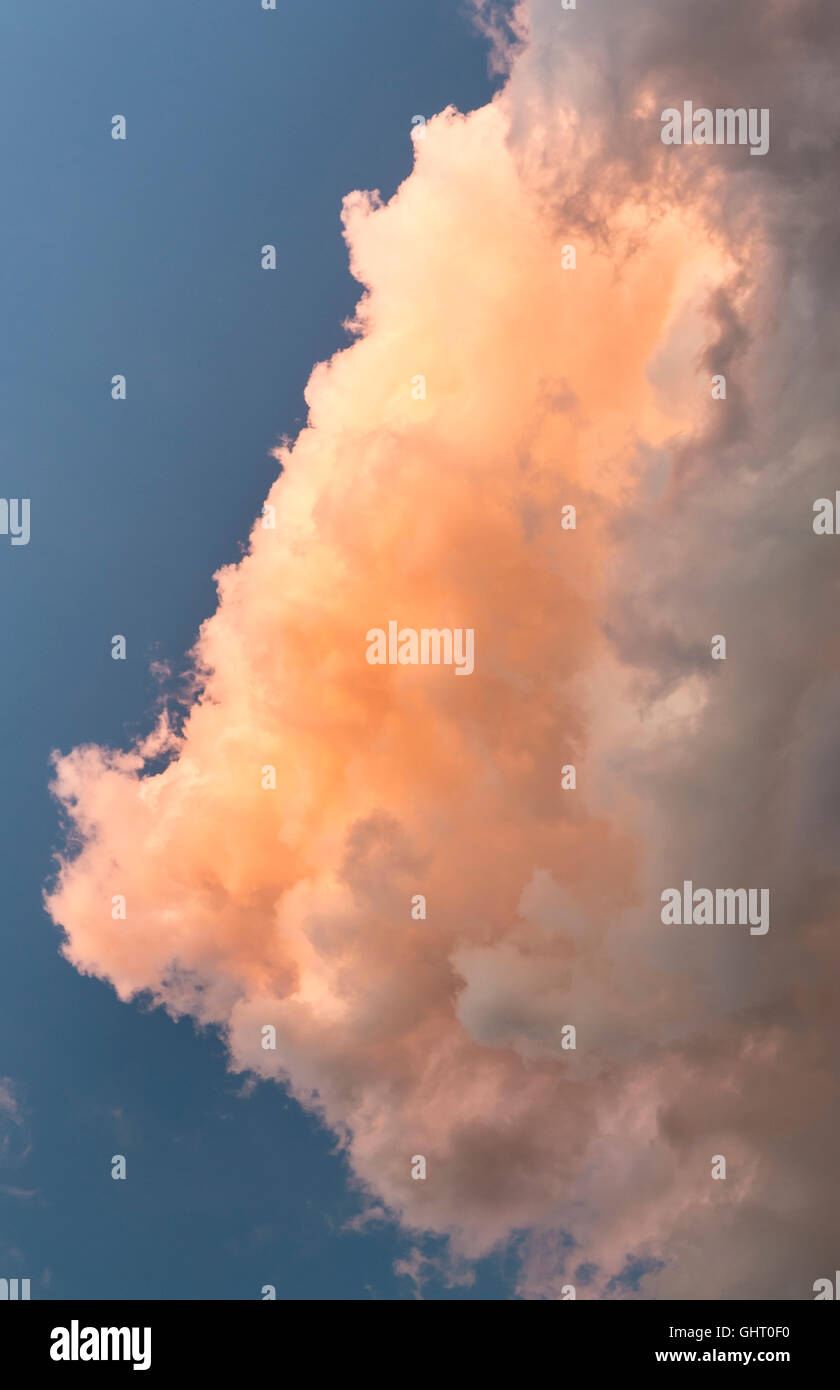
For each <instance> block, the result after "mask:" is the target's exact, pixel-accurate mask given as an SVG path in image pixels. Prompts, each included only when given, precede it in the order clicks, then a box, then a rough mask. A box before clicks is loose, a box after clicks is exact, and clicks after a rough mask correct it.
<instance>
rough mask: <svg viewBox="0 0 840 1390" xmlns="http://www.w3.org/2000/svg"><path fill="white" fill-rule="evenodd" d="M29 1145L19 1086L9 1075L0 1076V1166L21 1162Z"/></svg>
mask: <svg viewBox="0 0 840 1390" xmlns="http://www.w3.org/2000/svg"><path fill="white" fill-rule="evenodd" d="M30 1147H31V1145H30V1142H29V1127H28V1124H27V1120H26V1114H25V1112H24V1107H23V1100H22V1096H21V1089H20V1086H19V1085H18V1084H17V1083H16V1082H14V1081H13V1080H12V1078H11V1077H10V1076H0V1166H3V1167H12V1166H14V1165H15V1164H17V1163H20V1162H22V1160H23V1159H24V1158H25V1157H26V1155H27V1154H28V1153H29V1150H30ZM7 1190H8V1191H9V1192H11V1191H12V1189H11V1188H9V1189H7ZM17 1195H20V1196H23V1195H25V1194H23V1193H19V1194H17ZM26 1195H28V1194H26Z"/></svg>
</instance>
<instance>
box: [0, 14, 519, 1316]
mask: <svg viewBox="0 0 840 1390" xmlns="http://www.w3.org/2000/svg"><path fill="white" fill-rule="evenodd" d="M401 10H402V12H400V11H401ZM0 45H1V46H2V49H3V52H4V54H5V55H6V61H5V63H4V70H5V73H6V76H5V79H4V82H3V84H2V93H0V103H2V105H3V124H4V129H5V130H6V133H7V136H6V158H5V159H4V168H5V174H4V180H5V183H4V187H5V196H4V204H5V213H4V217H3V226H2V231H0V238H2V255H0V278H1V279H2V300H3V303H4V305H5V306H6V315H7V322H8V323H9V325H10V328H11V331H10V332H8V333H6V334H4V335H3V344H4V346H3V362H2V373H0V375H1V376H2V417H1V418H2V432H3V433H2V450H3V453H2V458H3V469H2V471H3V481H4V495H5V496H7V497H9V496H28V497H30V499H31V506H32V517H33V534H32V538H31V541H30V544H29V545H28V546H26V547H22V546H18V547H15V548H11V547H8V546H7V544H4V545H3V547H2V548H0V568H2V584H3V592H4V594H5V596H6V602H5V603H4V604H3V611H2V623H3V644H4V648H5V650H6V653H7V659H6V660H5V661H4V662H3V664H2V673H0V682H2V688H3V708H4V710H5V718H6V727H7V730H8V731H9V732H11V730H12V729H14V731H15V734H14V737H7V739H6V740H5V761H4V768H3V787H4V795H3V835H2V855H3V870H2V873H3V883H4V888H5V891H4V902H5V910H4V912H3V958H4V969H3V971H2V980H0V1075H2V1076H3V1077H6V1078H8V1079H9V1082H10V1091H9V1097H10V1100H11V1101H12V1102H13V1107H14V1108H11V1106H10V1105H9V1103H8V1102H7V1104H6V1107H5V1110H4V1113H3V1116H2V1129H0V1136H1V1137H0V1154H2V1155H3V1157H4V1164H3V1167H2V1168H0V1204H2V1216H0V1266H2V1267H0V1276H2V1277H15V1276H18V1277H30V1278H31V1290H32V1297H33V1298H35V1297H37V1298H58V1299H63V1298H77V1297H78V1298H103V1297H119V1298H166V1299H178V1298H241V1299H247V1298H259V1297H260V1296H261V1289H262V1287H263V1285H265V1284H268V1283H272V1284H274V1285H275V1286H276V1291H277V1297H278V1298H280V1297H303V1296H305V1297H313V1298H314V1297H318V1298H367V1297H377V1298H383V1297H389V1298H398V1297H404V1296H408V1294H409V1293H410V1291H411V1289H412V1284H411V1281H410V1280H409V1279H407V1278H406V1277H405V1276H396V1275H395V1274H394V1271H393V1263H394V1260H395V1259H397V1258H399V1257H400V1256H401V1255H402V1254H403V1253H405V1252H407V1251H408V1250H409V1248H410V1242H409V1241H408V1240H407V1238H406V1237H405V1236H404V1235H401V1234H400V1233H399V1231H398V1230H397V1228H396V1227H395V1226H388V1227H387V1228H386V1227H382V1228H380V1229H378V1230H377V1231H376V1232H374V1233H366V1232H359V1233H356V1232H353V1231H349V1232H348V1231H347V1229H346V1228H347V1224H348V1222H349V1221H350V1220H351V1219H352V1218H353V1216H354V1215H357V1214H358V1212H359V1211H360V1210H361V1208H362V1205H363V1203H362V1201H361V1200H360V1197H359V1195H358V1194H357V1193H356V1192H355V1191H354V1190H353V1188H352V1187H351V1184H350V1181H349V1173H348V1168H347V1163H346V1160H345V1159H344V1158H343V1156H342V1155H341V1154H339V1153H336V1152H335V1148H336V1145H335V1140H334V1137H333V1136H332V1135H331V1134H330V1133H329V1132H328V1131H327V1130H325V1129H324V1127H323V1125H322V1124H320V1123H319V1122H318V1120H317V1119H315V1118H314V1117H312V1116H308V1115H306V1114H304V1113H303V1112H302V1110H301V1109H300V1107H299V1106H298V1105H296V1104H294V1103H291V1102H290V1101H289V1100H288V1098H287V1097H286V1096H285V1095H284V1094H283V1092H282V1090H281V1089H280V1088H279V1087H278V1086H276V1085H274V1084H268V1083H261V1084H259V1085H258V1086H257V1087H256V1089H255V1090H254V1091H253V1093H252V1094H250V1095H249V1096H247V1098H243V1097H242V1095H241V1093H242V1089H243V1081H242V1078H241V1077H236V1076H233V1075H231V1074H230V1073H229V1072H228V1070H227V1069H226V1066H225V1055H224V1049H223V1047H222V1046H221V1044H220V1042H219V1040H218V1036H217V1035H216V1034H214V1033H213V1031H212V1030H210V1029H207V1030H205V1031H203V1032H201V1033H200V1034H197V1033H196V1030H195V1028H194V1026H193V1024H192V1023H191V1022H190V1021H188V1020H183V1021H181V1022H175V1021H173V1020H172V1019H171V1018H169V1017H167V1015H166V1014H165V1013H164V1012H163V1011H162V1010H160V1009H157V1010H151V1009H149V1008H148V1007H144V1006H143V1004H142V1003H141V1004H139V1005H138V1004H132V1005H129V1006H126V1005H124V1004H121V1003H120V1002H119V1001H118V1000H117V998H116V996H115V994H114V991H113V988H112V987H111V986H110V985H109V984H107V983H106V982H103V981H101V980H99V979H96V978H93V977H91V976H85V975H82V974H80V973H78V972H77V971H76V970H74V969H73V968H72V967H71V966H70V965H69V964H68V963H67V962H66V961H65V960H63V959H62V957H61V955H60V953H59V933H58V932H57V930H56V928H55V927H54V925H53V924H52V923H51V921H50V920H49V918H48V917H47V916H46V914H45V913H44V911H43V907H42V901H41V897H42V891H43V888H44V885H45V883H47V882H48V881H49V880H50V877H51V875H52V873H53V864H52V856H53V853H54V852H55V851H56V849H57V848H58V847H59V846H60V845H61V843H62V840H61V835H60V827H59V818H58V814H57V810H56V806H55V804H54V802H53V801H52V800H51V797H50V794H49V790H48V786H49V781H50V763H49V759H50V755H51V752H52V751H53V749H63V750H69V749H70V748H72V747H75V746H76V745H78V744H82V743H86V742H91V741H94V742H99V741H102V742H105V743H110V744H113V745H115V746H122V745H124V744H125V743H126V742H127V740H129V739H130V738H131V737H132V736H133V735H134V734H135V733H136V732H137V730H138V728H140V727H144V726H145V721H146V711H147V705H148V701H149V699H150V698H152V697H153V694H154V692H155V691H156V689H157V684H156V681H155V678H154V677H153V676H152V675H151V674H150V672H151V670H152V667H153V664H154V663H160V662H166V661H168V662H170V663H172V664H173V665H175V666H177V665H178V664H179V663H181V662H182V661H183V658H184V653H185V652H186V651H187V649H188V648H189V647H190V646H191V645H192V642H193V641H194V638H195V635H196V632H197V629H198V626H199V624H200V623H201V622H202V621H203V620H204V619H205V618H206V617H208V616H209V614H210V613H211V612H212V611H213V608H214V604H215V598H214V587H213V580H212V576H213V573H214V571H215V570H216V569H217V568H218V566H219V565H222V564H225V563H229V562H231V561H235V560H236V559H237V558H238V557H239V555H240V553H241V549H242V546H243V545H244V543H245V542H246V541H247V537H248V531H249V528H250V525H251V523H252V520H253V517H254V516H255V515H256V514H257V513H258V512H259V510H260V507H261V505H262V502H263V500H264V498H265V496H266V494H267V491H268V488H269V486H270V485H271V483H272V482H273V480H274V479H275V477H276V476H277V472H278V467H277V463H276V461H275V460H274V459H273V458H272V457H271V456H270V450H271V449H272V447H273V446H274V445H275V444H276V443H277V441H278V440H279V439H280V438H281V437H282V436H283V435H294V434H295V433H296V432H297V431H298V430H299V429H300V426H301V423H302V421H303V419H304V418H305V413H306V407H305V402H304V399H303V387H304V385H305V382H306V379H307V377H308V375H309V372H310V370H311V368H312V365H313V363H314V362H316V361H318V360H321V359H323V358H325V357H328V356H329V355H330V354H331V353H333V352H335V351H336V350H337V349H339V348H341V347H342V346H344V345H345V343H346V342H347V334H346V332H345V331H344V329H343V327H342V325H343V322H344V320H345V319H346V318H347V317H348V315H350V314H351V313H352V311H353V308H354V305H355V302H356V299H357V296H358V285H356V284H355V282H354V281H353V280H352V278H351V276H350V274H349V270H348V266H347V255H346V248H345V246H344V243H343V241H342V238H341V223H340V211H341V200H342V198H343V196H344V194H345V193H346V192H347V191H349V190H351V189H353V188H355V187H365V188H367V187H376V188H380V189H381V190H382V193H383V196H385V197H387V196H390V195H391V194H393V192H394V191H395V190H396V188H397V186H398V184H399V183H400V182H401V180H402V179H404V178H405V177H406V175H407V174H408V173H409V172H410V169H411V165H412V159H413V149H412V143H411V118H412V116H413V115H415V114H418V113H419V114H422V113H423V112H426V113H427V114H428V115H431V114H432V113H433V112H435V111H437V110H440V109H442V108H444V107H445V106H446V105H447V104H448V103H450V102H452V103H455V104H457V105H458V106H459V107H460V108H461V109H464V110H468V109H470V108H472V107H475V106H478V105H481V104H483V103H485V102H486V101H487V100H488V99H489V96H490V94H491V92H492V90H493V89H494V87H495V86H498V79H496V78H493V77H492V76H491V75H490V74H489V73H488V63H487V54H488V44H487V42H486V41H485V40H484V39H483V38H482V37H481V36H480V35H479V34H478V33H477V32H476V31H475V29H474V28H473V27H472V25H471V22H470V21H469V18H468V16H466V14H464V13H462V12H460V11H459V10H458V9H457V7H455V6H452V5H450V4H448V3H431V4H427V5H424V6H423V14H422V16H421V15H420V14H418V13H415V12H414V9H413V7H405V8H403V7H398V6H395V5H393V4H391V3H388V2H387V0H382V3H366V4H364V5H362V6H352V7H351V6H348V5H347V4H345V3H343V0H326V3H323V4H320V3H319V4H318V5H317V6H312V5H309V4H305V3H302V2H301V3H292V4H286V3H284V5H283V6H282V11H278V12H276V13H263V12H262V11H261V10H260V9H259V6H252V5H249V4H241V3H233V2H232V0H224V2H223V0H208V3H206V4H203V5H201V6H200V7H196V6H194V5H188V4H186V3H175V4H173V3H171V2H170V0H151V2H150V3H148V4H144V5H143V6H142V7H139V8H138V7H137V6H135V5H131V4H127V3H122V0H121V2H120V3H118V4H113V3H110V0H109V3H107V4H106V3H97V0H84V3H72V2H71V3H70V4H67V5H62V6H60V7H58V8H57V9H54V10H51V11H50V13H49V16H48V18H47V17H46V16H45V13H44V11H43V10H41V9H39V8H38V7H37V6H36V7H34V8H33V7H31V6H26V5H22V4H14V5H7V6H3V8H2V12H0ZM117 113H119V114H124V115H125V116H126V118H127V139H126V140H125V142H124V143H121V142H120V143H118V142H116V141H112V139H111V138H110V131H111V117H112V116H113V115H114V114H117ZM267 242H274V243H275V244H276V245H277V246H278V251H279V255H278V269H277V271H276V273H275V274H273V275H270V274H268V273H265V272H262V271H261V270H260V268H259V251H260V248H261V247H262V246H263V245H264V244H266V243H267ZM115 373H123V374H124V375H125V376H126V378H127V395H126V399H125V401H124V402H120V403H119V404H118V403H116V402H114V401H112V400H111V395H110V392H111V384H110V383H111V377H112V376H113V375H114V374H115ZM19 562H20V563H19ZM115 633H123V634H125V635H126V637H127V642H128V645H127V659H126V660H125V662H122V663H117V662H115V661H112V660H111V656H110V651H111V637H112V635H113V634H115ZM115 1153H123V1154H125V1156H126V1159H127V1177H126V1180H125V1181H124V1182H117V1181H112V1179H111V1176H110V1173H111V1157H112V1155H113V1154H115ZM27 1193H28V1194H30V1195H28V1196H27V1195H21V1194H27ZM500 1269H501V1270H503V1269H504V1262H503V1261H502V1262H501V1264H500V1263H499V1261H495V1262H493V1264H492V1266H491V1267H490V1268H489V1269H488V1272H487V1273H486V1275H485V1276H484V1282H483V1283H482V1284H477V1285H476V1287H475V1288H473V1289H469V1290H465V1289H461V1290H458V1291H457V1292H454V1291H450V1290H447V1289H445V1288H444V1287H441V1289H440V1296H442V1297H450V1296H458V1297H474V1296H480V1289H481V1288H482V1287H483V1288H484V1289H485V1291H498V1290H499V1289H500V1288H502V1287H503V1286H504V1284H503V1280H502V1274H501V1273H500V1272H499V1271H500Z"/></svg>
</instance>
